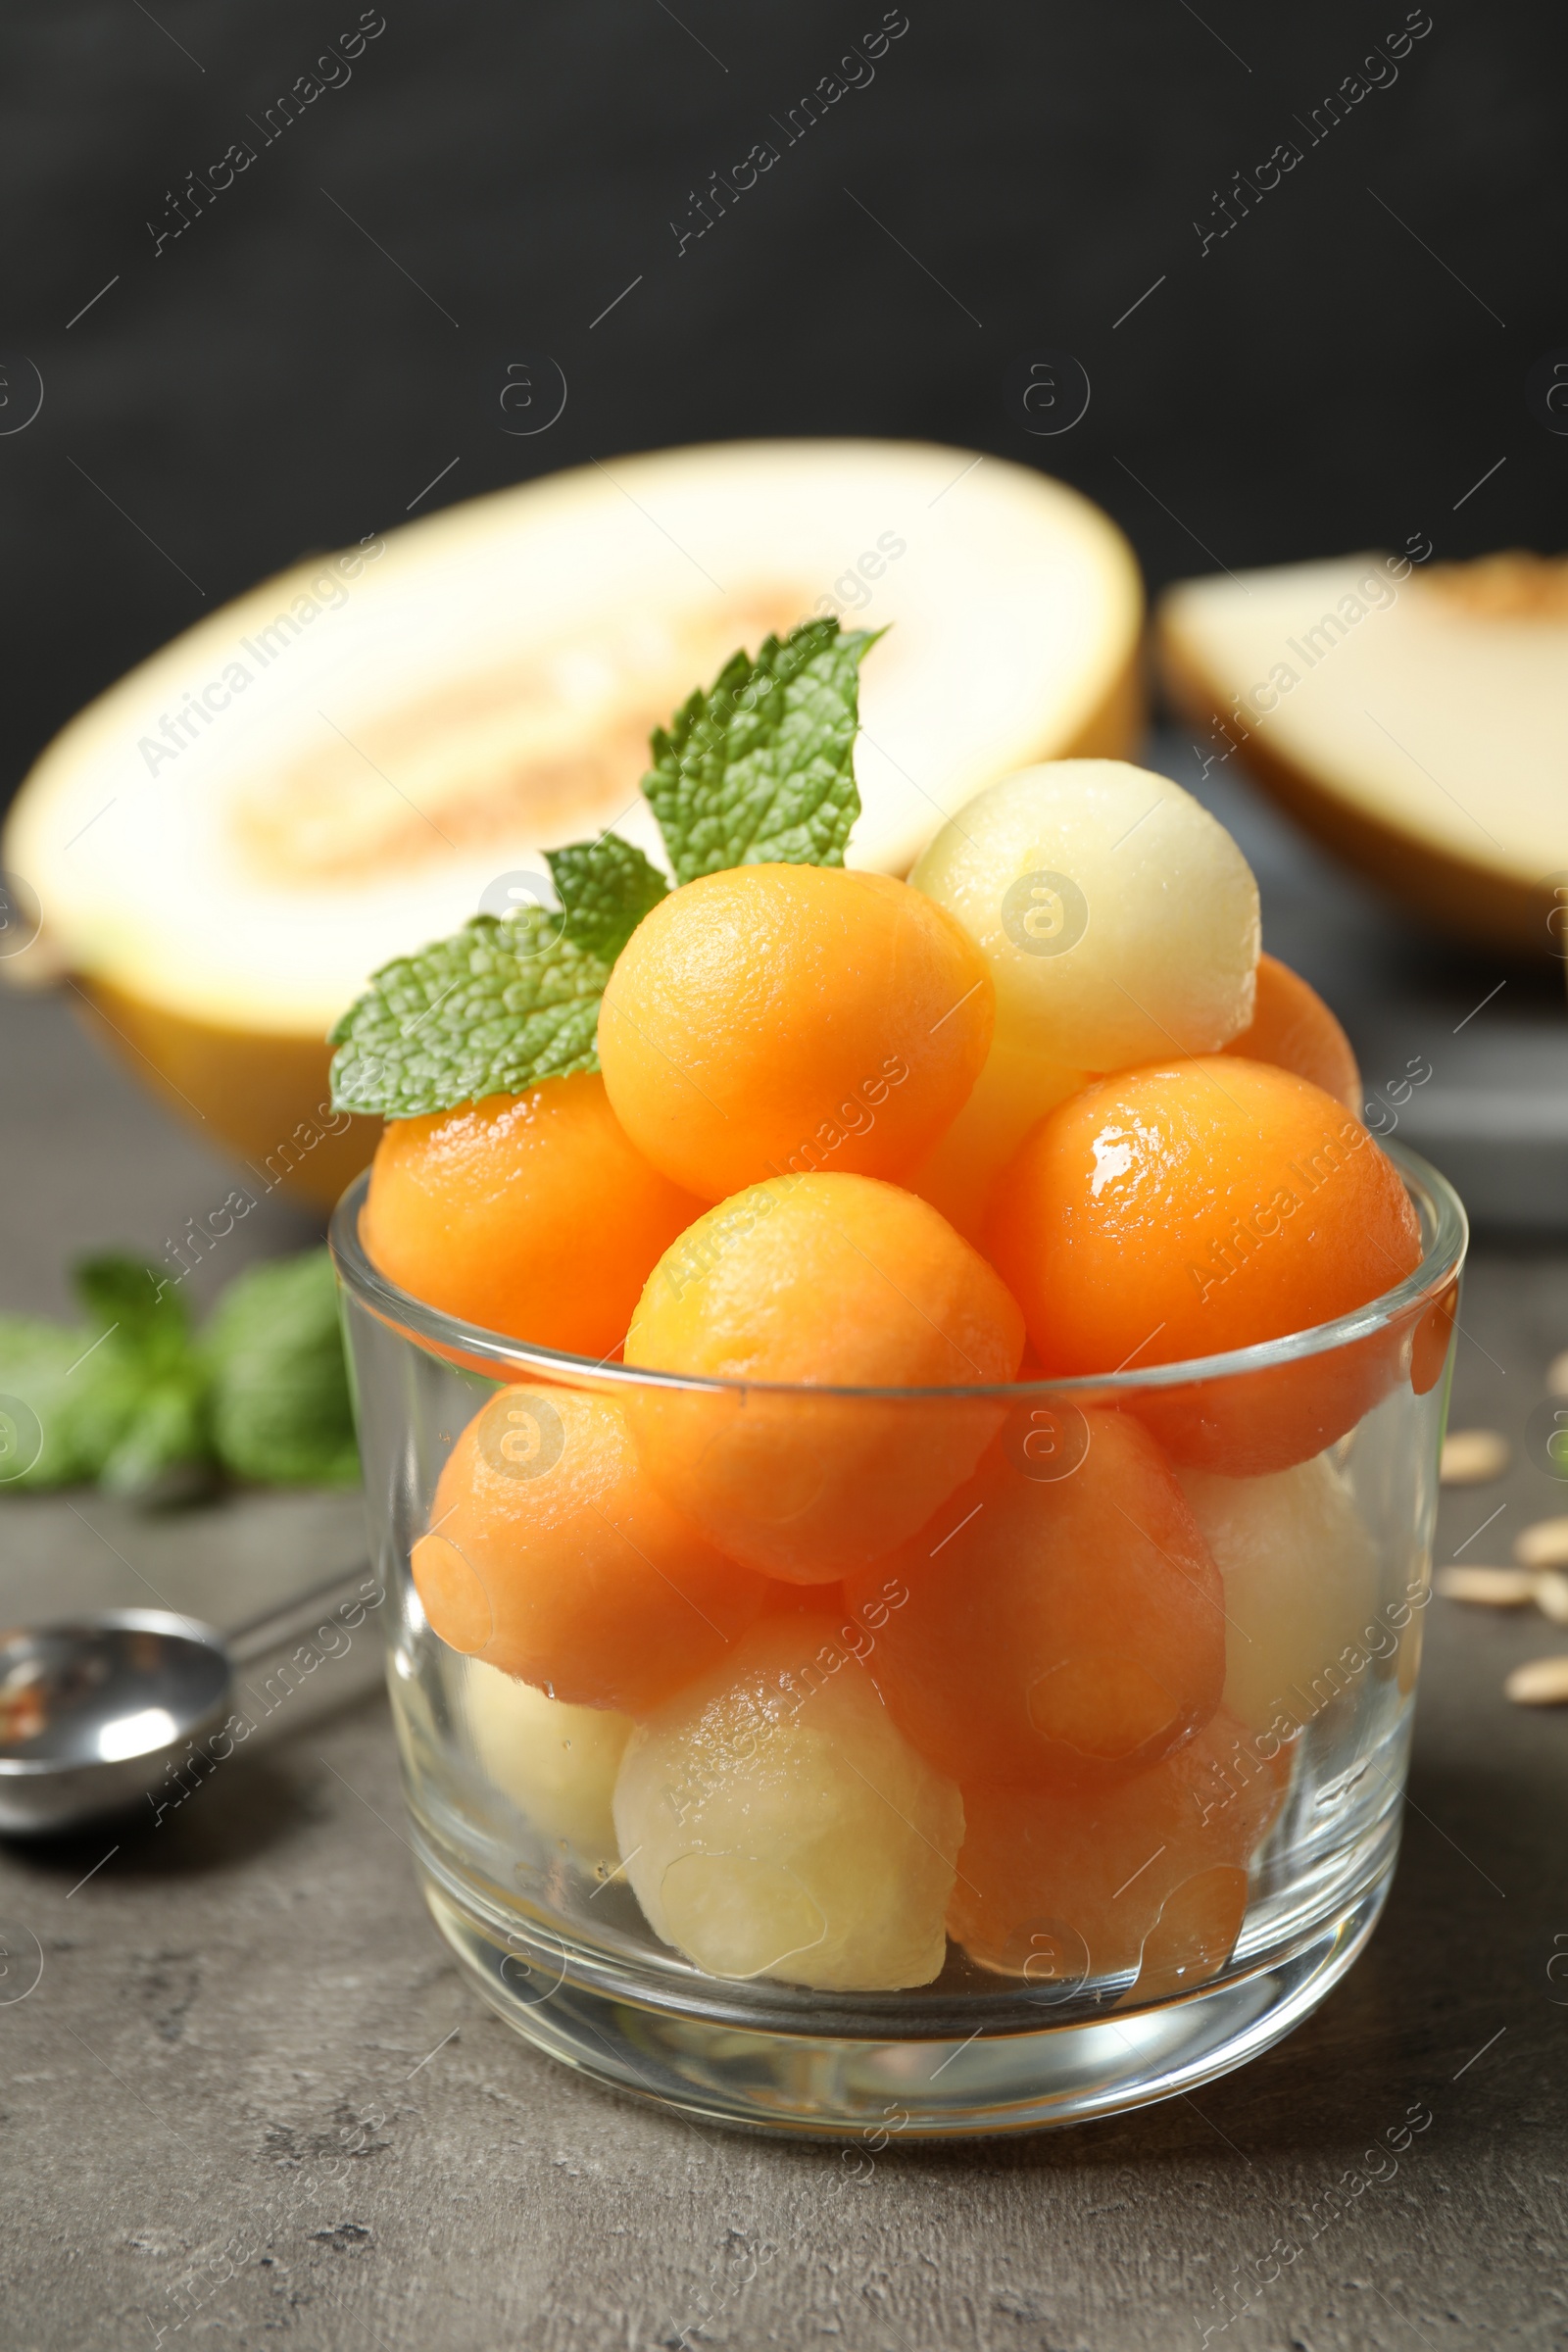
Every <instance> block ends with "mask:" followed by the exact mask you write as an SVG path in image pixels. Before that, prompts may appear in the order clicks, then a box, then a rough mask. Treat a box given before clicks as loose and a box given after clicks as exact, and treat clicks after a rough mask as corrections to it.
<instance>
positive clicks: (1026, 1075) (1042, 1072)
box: [904, 1037, 1089, 1250]
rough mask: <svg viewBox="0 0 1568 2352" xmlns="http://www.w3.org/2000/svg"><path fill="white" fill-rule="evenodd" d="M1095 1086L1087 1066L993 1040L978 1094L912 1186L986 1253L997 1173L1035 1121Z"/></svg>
mask: <svg viewBox="0 0 1568 2352" xmlns="http://www.w3.org/2000/svg"><path fill="white" fill-rule="evenodd" d="M1088 1083H1089V1073H1088V1071H1087V1070H1064V1069H1061V1068H1059V1067H1058V1066H1057V1064H1056V1063H1055V1062H1054V1061H1044V1060H1042V1058H1041V1057H1040V1055H1039V1054H1031V1053H1030V1052H1029V1051H1028V1050H1027V1049H1026V1048H1025V1047H1022V1046H1018V1045H1014V1044H1013V1043H1011V1042H1010V1041H1009V1040H1008V1039H1006V1038H1000V1037H999V1038H996V1039H994V1040H993V1042H992V1047H991V1051H990V1053H989V1054H987V1055H986V1062H985V1067H984V1069H983V1070H982V1071H981V1072H980V1075H979V1077H978V1078H977V1079H976V1080H975V1083H974V1092H973V1094H972V1095H971V1096H970V1097H969V1100H968V1102H967V1103H965V1104H964V1106H963V1108H962V1109H961V1110H960V1111H959V1113H958V1115H957V1117H956V1119H955V1120H954V1122H953V1125H952V1126H951V1127H950V1128H949V1129H948V1131H947V1134H946V1135H945V1136H944V1137H943V1138H942V1141H941V1142H940V1143H939V1144H938V1145H937V1147H936V1150H935V1151H934V1152H930V1153H928V1155H927V1156H926V1157H925V1158H924V1159H923V1160H922V1161H921V1162H920V1165H919V1166H918V1167H917V1168H916V1169H915V1171H914V1173H913V1174H912V1175H910V1176H906V1178H905V1179H904V1182H905V1185H906V1187H907V1190H908V1191H909V1192H911V1193H918V1194H919V1196H920V1198H921V1200H922V1201H930V1203H931V1205H932V1207H933V1208H939V1209H940V1210H941V1211H942V1214H943V1215H944V1216H945V1217H946V1218H947V1220H948V1223H949V1224H950V1225H951V1226H953V1228H954V1230H955V1231H956V1232H957V1233H961V1234H962V1236H963V1238H964V1240H965V1241H966V1242H972V1243H973V1244H974V1246H975V1248H976V1249H977V1250H983V1249H984V1248H985V1226H986V1217H987V1215H988V1214H989V1212H990V1207H991V1196H992V1193H993V1191H994V1189H995V1187H996V1181H997V1178H998V1177H999V1176H1000V1175H1001V1173H1002V1171H1003V1169H1004V1168H1005V1166H1006V1164H1007V1162H1008V1160H1009V1159H1011V1157H1012V1155H1013V1153H1014V1152H1016V1151H1017V1149H1018V1146H1019V1145H1020V1144H1021V1143H1022V1142H1023V1139H1024V1137H1025V1136H1026V1135H1027V1134H1028V1132H1029V1130H1030V1128H1031V1127H1032V1126H1033V1125H1034V1124H1035V1122H1036V1120H1037V1119H1043V1118H1044V1117H1045V1115H1046V1113H1047V1111H1048V1110H1054V1109H1055V1107H1056V1104H1057V1103H1065V1102H1066V1100H1067V1097H1068V1096H1069V1095H1075V1094H1077V1092H1078V1090H1079V1089H1080V1087H1083V1086H1087V1085H1088Z"/></svg>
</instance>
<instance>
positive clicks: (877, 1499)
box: [626, 1176, 1023, 1584]
mask: <svg viewBox="0 0 1568 2352" xmlns="http://www.w3.org/2000/svg"><path fill="white" fill-rule="evenodd" d="M1022 1348H1023V1318H1022V1316H1021V1315H1020V1314H1019V1312H1018V1309H1017V1306H1016V1305H1015V1304H1014V1302H1013V1300H1012V1299H1010V1298H1009V1297H1008V1295H1007V1293H1006V1291H1005V1289H1004V1288H1003V1285H1002V1283H1001V1282H1000V1281H999V1280H998V1278H997V1276H996V1274H995V1273H994V1271H993V1270H992V1268H991V1267H990V1266H989V1265H987V1263H986V1262H985V1260H984V1258H982V1257H981V1256H980V1255H979V1253H978V1251H976V1250H972V1249H971V1248H970V1247H969V1245H968V1243H967V1242H965V1241H962V1240H961V1239H960V1238H959V1236H958V1235H957V1234H956V1233H955V1232H954V1231H953V1228H952V1227H951V1226H950V1225H949V1224H947V1223H946V1221H945V1220H944V1219H943V1218H942V1217H940V1216H938V1214H937V1212H936V1210H935V1209H934V1208H932V1207H931V1206H930V1205H929V1204H928V1203H927V1202H926V1201H920V1200H917V1199H916V1198H915V1197H914V1195H913V1194H912V1193H907V1192H904V1191H902V1190H901V1189H900V1188H899V1187H898V1186H896V1185H891V1184H880V1183H878V1182H877V1181H876V1180H875V1179H874V1178H872V1177H867V1176H796V1177H774V1178H772V1179H770V1180H769V1182H767V1183H766V1184H758V1185H753V1186H751V1187H750V1189H749V1190H748V1191H746V1192H743V1193H738V1194H737V1195H736V1196H735V1198H734V1199H733V1200H732V1201H723V1202H722V1203H721V1204H720V1205H719V1206H718V1207H717V1208H713V1209H711V1210H710V1211H709V1213H708V1214H707V1215H706V1216H705V1217H701V1218H699V1220H698V1221H697V1223H696V1224H695V1225H693V1226H691V1227H690V1228H689V1230H688V1231H687V1232H686V1233H684V1234H683V1235H682V1236H681V1238H680V1240H679V1241H678V1242H676V1243H675V1244H674V1245H673V1246H672V1247H671V1248H670V1249H669V1250H667V1251H666V1252H665V1254H664V1256H663V1257H662V1259H661V1261H660V1263H659V1265H658V1266H656V1267H655V1269H654V1272H653V1273H652V1274H651V1275H650V1277H649V1280H648V1287H647V1289H646V1290H645V1291H644V1293H643V1296H642V1299H641V1300H640V1301H639V1303H638V1306H637V1311H636V1313H635V1314H634V1315H633V1317H632V1322H631V1329H630V1331H629V1332H628V1334H627V1337H626V1361H627V1363H628V1364H635V1365H639V1366H643V1367H646V1368H647V1369H649V1370H652V1371H659V1372H673V1373H683V1374H687V1375H696V1376H698V1377H701V1378H707V1379H711V1380H717V1381H723V1382H726V1383H732V1384H735V1383H742V1384H746V1385H744V1386H729V1387H726V1388H723V1389H718V1390H701V1389H696V1390H692V1389H682V1388H680V1387H678V1386H674V1385H671V1386H668V1387H661V1386H655V1385H653V1384H650V1385H649V1386H647V1387H645V1388H640V1389H638V1390H636V1391H635V1392H633V1393H632V1396H631V1397H630V1398H629V1400H628V1410H629V1411H630V1413H631V1415H632V1419H633V1423H634V1426H635V1428H636V1431H637V1437H638V1442H639V1444H640V1446H642V1448H643V1452H644V1456H645V1458H646V1460H647V1463H648V1467H649V1470H650V1472H651V1474H652V1475H653V1476H654V1477H655V1478H656V1479H657V1480H658V1481H659V1483H660V1485H661V1486H662V1487H663V1489H664V1490H665V1492H666V1493H667V1494H668V1495H669V1496H670V1498H671V1500H672V1501H673V1502H675V1504H676V1505H677V1506H678V1508H680V1509H681V1510H682V1511H684V1512H686V1513H687V1514H688V1515H689V1516H690V1517H691V1518H692V1519H693V1520H694V1521H695V1522H696V1524H697V1525H698V1526H699V1527H700V1528H702V1530H703V1531H704V1533H705V1534H706V1535H707V1536H708V1537H709V1539H710V1541H711V1542H712V1543H714V1544H718V1545H719V1546H720V1547H721V1548H722V1549H723V1550H725V1551H728V1552H730V1553H731V1554H732V1555H733V1556H734V1557H735V1558H736V1559H739V1560H744V1561H746V1563H747V1564H748V1565H749V1566H751V1567H754V1568H758V1569H760V1570H761V1571H762V1572H763V1573H764V1574H766V1575H768V1576H774V1577H779V1578H782V1579H783V1580H785V1581H786V1582H789V1583H794V1584H827V1583H831V1582H833V1581H834V1580H835V1579H837V1578H838V1577H840V1576H841V1575H842V1574H843V1573H844V1571H845V1569H846V1568H848V1567H853V1566H856V1565H858V1564H860V1563H863V1562H865V1561H869V1560H874V1559H877V1558H879V1557H880V1556H881V1554H882V1553H883V1552H885V1551H888V1550H889V1549H891V1547H892V1546H893V1545H894V1544H897V1543H899V1542H900V1541H901V1540H902V1539H903V1538H904V1537H905V1536H907V1535H909V1534H912V1532H913V1531H914V1529H915V1528H917V1527H918V1526H920V1525H921V1524H922V1523H923V1522H924V1521H925V1520H926V1519H927V1518H929V1516H930V1514H931V1513H932V1511H934V1510H935V1509H936V1508H937V1506H938V1504H939V1503H940V1502H941V1501H942V1499H943V1497H944V1496H945V1495H949V1494H951V1493H952V1491H953V1489H954V1488H955V1487H956V1485H957V1484H958V1482H959V1480H960V1479H962V1478H965V1477H967V1475H968V1473H969V1472H970V1471H971V1470H972V1469H973V1467H974V1465H975V1463H976V1461H977V1460H978V1459H979V1456H980V1454H981V1452H982V1451H983V1449H984V1447H985V1446H986V1444H987V1441H988V1440H989V1439H990V1437H991V1436H992V1434H993V1432H994V1431H995V1430H996V1429H997V1427H998V1426H999V1425H1000V1423H1001V1420H1002V1418H1003V1411H1004V1408H1003V1407H1002V1406H1001V1405H1000V1404H992V1403H988V1402H986V1401H984V1400H968V1399H963V1400H953V1399H950V1398H948V1397H943V1396H937V1397H903V1398H901V1397H879V1396H869V1397H863V1396H850V1397H845V1396H813V1395H811V1394H810V1392H811V1391H812V1390H815V1389H828V1390H846V1389H850V1390H865V1389H869V1390H889V1389H917V1390H944V1389H949V1388H954V1387H963V1388H967V1387H985V1386H990V1385H992V1384H995V1383H998V1382H1003V1381H1008V1380H1010V1379H1011V1377H1012V1374H1013V1372H1014V1370H1015V1369H1016V1367H1017V1362H1018V1357H1019V1355H1020V1353H1021V1352H1022Z"/></svg>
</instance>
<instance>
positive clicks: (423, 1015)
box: [327, 834, 667, 1119]
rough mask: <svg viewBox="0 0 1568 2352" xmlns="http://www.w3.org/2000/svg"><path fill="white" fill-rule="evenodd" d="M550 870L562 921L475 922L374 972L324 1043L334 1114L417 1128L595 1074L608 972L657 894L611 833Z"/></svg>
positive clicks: (542, 917)
mask: <svg viewBox="0 0 1568 2352" xmlns="http://www.w3.org/2000/svg"><path fill="white" fill-rule="evenodd" d="M550 868H551V874H552V878H553V879H554V881H555V885H556V890H557V894H558V896H559V897H560V899H561V902H562V904H561V911H560V912H559V913H553V912H551V911H550V910H549V909H548V908H545V907H524V909H523V910H522V912H521V913H520V914H509V915H506V916H504V917H502V916H497V915H493V914H476V915H475V916H474V917H473V919H472V920H471V922H469V923H467V924H466V926H465V928H464V929H463V930H461V931H460V932H459V933H458V934H457V936H456V937H455V938H453V939H442V940H437V941H436V943H435V945H434V946H433V947H428V948H421V949H420V950H419V952H418V954H417V956H399V957H398V959H397V960H396V962H394V963H388V964H383V966H382V968H381V969H380V971H378V972H377V973H376V974H375V975H374V977H373V978H372V980H371V982H370V985H369V987H368V990H367V991H366V993H365V995H364V996H363V997H361V999H360V1001H359V1003H358V1004H357V1005H352V1006H351V1007H350V1009H349V1010H348V1011H347V1012H346V1013H345V1014H344V1015H343V1018H342V1019H341V1020H340V1021H339V1022H338V1024H337V1027H336V1028H335V1029H334V1030H333V1031H332V1032H331V1035H330V1037H329V1038H328V1040H327V1043H328V1044H329V1045H334V1046H336V1048H337V1052H336V1054H334V1055H333V1057H332V1103H333V1106H334V1107H335V1108H336V1109H338V1110H361V1111H379V1112H380V1113H381V1115H382V1116H383V1117H384V1118H388V1119H411V1118H418V1117H420V1116H422V1115H423V1114H424V1113H425V1112H427V1111H432V1110H450V1109H451V1108H452V1106H453V1104H454V1103H472V1102H477V1101H479V1100H480V1099H481V1098H482V1097H483V1096H485V1095H520V1094H522V1093H524V1092H525V1091H526V1090H527V1088H529V1087H530V1086H537V1085H538V1084H539V1081H540V1080H541V1079H542V1078H569V1077H570V1076H571V1075H572V1073H573V1072H574V1071H576V1070H597V1069H598V1067H599V1055H598V1054H597V1053H596V1051H595V1048H594V1037H595V1033H596V1031H597V1029H598V1026H599V1000H600V998H601V997H602V996H603V995H604V993H605V983H606V982H607V981H608V980H609V978H610V967H611V965H612V964H613V962H614V960H615V957H616V956H618V955H619V953H620V951H621V949H622V948H623V947H624V946H625V944H626V941H627V940H628V939H629V938H630V936H631V934H632V932H633V930H634V929H635V928H636V926H637V924H638V923H639V922H641V920H642V918H643V916H644V915H645V914H646V913H647V911H648V909H649V907H652V906H653V905H654V904H655V903H656V901H658V900H659V899H662V897H663V896H664V893H665V890H666V888H667V884H666V883H665V881H664V877H663V875H662V873H660V871H659V869H658V868H657V866H653V865H650V864H649V862H648V859H647V858H645V857H644V856H643V854H642V852H641V850H634V849H632V848H631V847H630V845H629V844H628V843H626V842H624V841H619V840H617V839H616V838H615V836H614V835H613V834H611V835H609V836H607V838H606V839H605V840H603V841H598V842H579V843H575V844H574V845H573V846H572V847H571V848H570V849H567V850H557V851H555V852H553V853H552V855H551V858H550Z"/></svg>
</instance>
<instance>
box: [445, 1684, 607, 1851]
mask: <svg viewBox="0 0 1568 2352" xmlns="http://www.w3.org/2000/svg"><path fill="white" fill-rule="evenodd" d="M462 1674H463V1684H462V1693H463V1695H462V1700H461V1707H462V1713H463V1720H464V1722H465V1723H466V1726H467V1731H468V1738H469V1740H470V1741H471V1742H472V1746H473V1752H474V1755H475V1756H476V1757H477V1759H478V1762H479V1764H480V1766H481V1767H482V1769H483V1771H484V1773H485V1776H486V1778H487V1779H488V1780H489V1781H490V1782H491V1784H492V1785H493V1786H494V1787H495V1788H496V1789H499V1790H500V1792H501V1794H502V1795H503V1796H504V1797H506V1798H507V1800H508V1801H509V1803H511V1804H512V1805H514V1806H515V1808H516V1810H517V1811H518V1812H519V1813H520V1814H521V1815H522V1817H523V1819H524V1820H525V1821H526V1822H527V1823H528V1824H529V1826H530V1828H531V1829H532V1830H533V1831H534V1833H535V1835H536V1836H537V1837H539V1838H541V1839H543V1841H544V1842H545V1844H547V1845H565V1846H569V1847H570V1848H571V1849H572V1851H573V1852H574V1853H576V1854H578V1855H580V1856H581V1858H582V1859H583V1860H584V1861H585V1862H590V1863H596V1862H605V1861H610V1860H613V1859H614V1858H615V1825H614V1822H613V1819H612V1818H611V1810H610V1800H611V1797H612V1796H613V1793H614V1787H615V1775H616V1773H617V1772H618V1771H619V1770H620V1759H621V1755H622V1753H623V1751H624V1749H625V1745H626V1742H627V1740H629V1739H630V1738H631V1732H632V1723H631V1717H630V1716H629V1715H617V1714H616V1713H614V1712H613V1709H611V1708H609V1707H568V1706H566V1705H565V1704H564V1701H562V1700H561V1699H559V1698H547V1697H546V1696H545V1694H544V1692H543V1691H536V1690H535V1689H534V1687H533V1685H532V1684H531V1683H519V1682H518V1681H517V1680H516V1678H515V1676H514V1675H510V1674H502V1673H500V1672H499V1671H498V1670H497V1669H496V1668H495V1667H494V1666H487V1665H485V1663H484V1661H483V1660H482V1659H481V1658H466V1659H465V1661H464V1664H463V1668H462Z"/></svg>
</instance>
